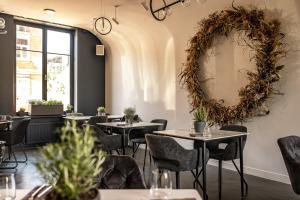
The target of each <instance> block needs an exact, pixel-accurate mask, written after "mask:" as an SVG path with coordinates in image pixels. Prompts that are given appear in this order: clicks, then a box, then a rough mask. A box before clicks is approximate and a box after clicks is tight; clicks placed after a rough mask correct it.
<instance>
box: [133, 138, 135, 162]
mask: <svg viewBox="0 0 300 200" xmlns="http://www.w3.org/2000/svg"><path fill="white" fill-rule="evenodd" d="M134 151H135V143H134V142H133V143H132V157H133V158H134V154H135V152H134Z"/></svg>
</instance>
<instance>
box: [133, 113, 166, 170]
mask: <svg viewBox="0 0 300 200" xmlns="http://www.w3.org/2000/svg"><path fill="white" fill-rule="evenodd" d="M151 123H159V124H162V125H161V126H158V127H154V128H153V127H152V128H146V129H133V130H131V131H130V133H129V140H130V141H131V142H132V157H134V156H135V153H136V152H137V150H138V148H139V147H140V145H141V144H144V145H145V155H144V164H143V171H145V164H146V157H147V150H148V146H147V143H146V139H145V135H146V134H149V133H152V132H153V131H156V130H157V131H163V130H166V128H167V124H168V120H165V119H154V120H152V121H151ZM150 164H151V157H150Z"/></svg>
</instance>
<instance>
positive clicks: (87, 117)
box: [63, 115, 123, 121]
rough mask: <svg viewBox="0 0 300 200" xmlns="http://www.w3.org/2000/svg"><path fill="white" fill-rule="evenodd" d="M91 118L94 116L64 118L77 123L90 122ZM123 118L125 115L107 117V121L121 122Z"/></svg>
mask: <svg viewBox="0 0 300 200" xmlns="http://www.w3.org/2000/svg"><path fill="white" fill-rule="evenodd" d="M91 117H93V116H89V115H86V116H65V117H63V118H64V119H66V120H75V121H88V120H89V119H90V118H91ZM122 118H123V115H107V119H108V120H109V121H111V120H116V119H118V120H121V119H122Z"/></svg>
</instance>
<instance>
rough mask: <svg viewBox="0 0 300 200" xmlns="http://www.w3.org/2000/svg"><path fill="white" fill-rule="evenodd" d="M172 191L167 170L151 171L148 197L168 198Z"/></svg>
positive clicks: (170, 179)
mask: <svg viewBox="0 0 300 200" xmlns="http://www.w3.org/2000/svg"><path fill="white" fill-rule="evenodd" d="M171 193H172V177H171V173H170V171H168V170H159V169H155V170H153V171H152V183H151V188H150V199H169V197H170V195H171Z"/></svg>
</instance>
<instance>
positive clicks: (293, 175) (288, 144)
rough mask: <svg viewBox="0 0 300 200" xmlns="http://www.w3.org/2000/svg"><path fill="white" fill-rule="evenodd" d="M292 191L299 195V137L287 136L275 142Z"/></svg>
mask: <svg viewBox="0 0 300 200" xmlns="http://www.w3.org/2000/svg"><path fill="white" fill-rule="evenodd" d="M277 143H278V145H279V148H280V151H281V154H282V157H283V160H284V163H285V166H286V168H287V171H288V174H289V177H290V180H291V184H292V187H293V190H294V192H295V193H296V194H300V137H298V136H288V137H284V138H280V139H278V140H277Z"/></svg>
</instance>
